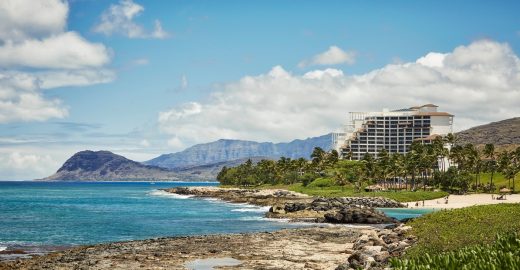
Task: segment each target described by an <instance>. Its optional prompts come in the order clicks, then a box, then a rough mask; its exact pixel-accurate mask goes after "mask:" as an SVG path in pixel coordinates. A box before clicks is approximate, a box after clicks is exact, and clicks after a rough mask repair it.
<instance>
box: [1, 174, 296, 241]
mask: <svg viewBox="0 0 520 270" xmlns="http://www.w3.org/2000/svg"><path fill="white" fill-rule="evenodd" d="M201 185H203V186H212V185H216V184H215V183H158V182H156V183H155V184H150V183H147V182H139V183H136V182H125V183H121V182H104V183H95V182H29V181H24V182H0V249H8V250H12V249H14V248H17V249H26V250H27V249H36V250H48V249H53V248H59V247H63V246H72V245H83V244H95V243H103V242H114V241H126V240H138V239H148V238H155V237H164V236H180V235H203V234H216V233H239V232H258V231H273V230H277V229H281V228H290V227H297V226H301V224H292V223H284V222H279V221H274V220H271V219H265V218H263V215H264V212H265V211H266V208H263V207H255V206H251V205H244V204H230V203H225V202H222V201H220V200H212V199H194V198H189V196H180V195H175V194H170V193H166V192H164V191H160V190H158V189H159V188H168V187H174V186H201ZM24 247H25V248H24Z"/></svg>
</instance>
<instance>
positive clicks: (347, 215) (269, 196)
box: [164, 187, 404, 224]
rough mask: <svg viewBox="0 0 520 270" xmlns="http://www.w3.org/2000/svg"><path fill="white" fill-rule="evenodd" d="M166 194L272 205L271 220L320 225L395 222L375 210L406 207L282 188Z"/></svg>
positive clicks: (208, 189) (384, 200)
mask: <svg viewBox="0 0 520 270" xmlns="http://www.w3.org/2000/svg"><path fill="white" fill-rule="evenodd" d="M164 191H167V192H171V193H175V194H180V195H190V196H194V197H199V198H208V197H210V198H219V199H221V200H224V201H228V202H234V203H250V204H254V205H261V206H271V208H270V209H269V212H267V213H266V217H268V218H288V219H292V220H293V221H309V222H319V223H360V224H388V223H396V222H397V221H396V220H395V219H393V218H389V217H387V216H386V215H385V214H384V213H381V212H379V211H377V210H376V209H374V207H377V208H398V207H404V205H403V204H401V203H399V202H396V201H394V200H391V199H387V198H380V197H341V198H313V197H310V196H307V195H305V194H301V193H297V192H292V191H287V190H281V189H239V188H218V187H178V188H171V189H164Z"/></svg>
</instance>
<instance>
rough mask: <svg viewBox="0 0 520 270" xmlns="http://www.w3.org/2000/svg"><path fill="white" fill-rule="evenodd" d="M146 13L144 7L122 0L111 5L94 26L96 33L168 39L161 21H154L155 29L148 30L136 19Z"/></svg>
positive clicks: (129, 0)
mask: <svg viewBox="0 0 520 270" xmlns="http://www.w3.org/2000/svg"><path fill="white" fill-rule="evenodd" d="M143 11H144V7H143V6H141V5H139V4H137V3H134V2H133V1H132V0H121V1H119V3H118V4H113V5H111V6H110V7H109V8H108V9H107V10H105V11H104V12H103V14H101V20H100V22H99V23H98V24H97V25H96V26H94V29H93V30H94V32H97V33H101V34H104V35H106V36H111V35H113V34H120V35H123V36H126V37H129V38H158V39H162V38H166V37H168V33H167V32H166V31H164V29H163V28H162V25H161V22H160V21H159V20H155V21H154V29H153V30H152V31H148V30H146V29H145V28H144V27H143V26H142V25H140V24H138V23H136V22H135V21H134V19H135V18H136V17H137V16H139V15H140V14H141V13H142V12H143Z"/></svg>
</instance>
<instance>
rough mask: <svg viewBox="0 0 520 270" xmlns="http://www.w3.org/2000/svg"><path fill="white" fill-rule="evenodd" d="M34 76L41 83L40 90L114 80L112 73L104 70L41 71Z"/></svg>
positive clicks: (114, 75) (114, 76) (113, 73)
mask: <svg viewBox="0 0 520 270" xmlns="http://www.w3.org/2000/svg"><path fill="white" fill-rule="evenodd" d="M34 76H35V77H36V78H38V80H39V81H40V82H41V85H40V86H41V88H42V89H51V88H57V87H63V86H86V85H92V84H100V83H108V82H111V81H113V80H115V78H116V74H115V72H114V71H112V70H110V69H105V68H102V69H77V70H52V71H41V72H35V73H34Z"/></svg>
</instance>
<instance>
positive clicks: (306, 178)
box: [299, 173, 318, 187]
mask: <svg viewBox="0 0 520 270" xmlns="http://www.w3.org/2000/svg"><path fill="white" fill-rule="evenodd" d="M317 177H318V176H317V175H316V174H315V173H304V174H303V175H302V176H300V177H299V179H300V182H302V185H303V186H304V187H305V186H307V185H308V184H310V183H311V182H312V181H314V180H316V178H317Z"/></svg>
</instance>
